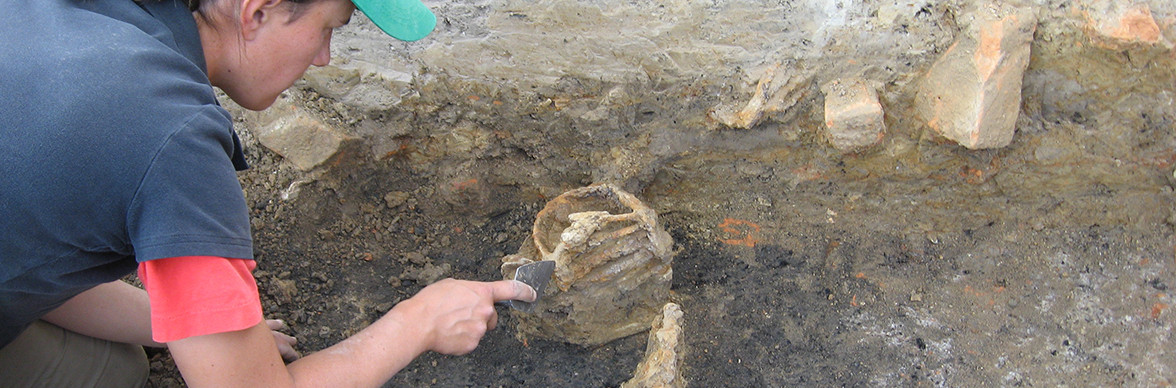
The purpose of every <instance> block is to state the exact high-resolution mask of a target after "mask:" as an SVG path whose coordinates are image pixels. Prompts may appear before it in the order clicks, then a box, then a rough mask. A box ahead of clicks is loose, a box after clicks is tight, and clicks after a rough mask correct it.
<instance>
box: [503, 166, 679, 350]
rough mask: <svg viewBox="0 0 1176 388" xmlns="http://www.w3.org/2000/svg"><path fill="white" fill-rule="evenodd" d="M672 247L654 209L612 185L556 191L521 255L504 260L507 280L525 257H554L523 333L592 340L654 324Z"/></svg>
mask: <svg viewBox="0 0 1176 388" xmlns="http://www.w3.org/2000/svg"><path fill="white" fill-rule="evenodd" d="M672 246H673V240H672V239H671V238H670V235H669V234H668V233H666V231H665V230H664V229H662V227H661V226H660V225H659V224H658V223H657V214H656V213H655V212H654V211H653V209H650V208H649V207H648V206H646V205H645V204H644V203H642V202H641V201H640V200H638V199H637V198H636V197H634V196H633V195H632V194H629V193H626V192H624V191H622V190H621V189H619V188H617V187H615V186H613V185H608V184H601V185H594V186H588V187H583V188H579V189H575V190H572V191H569V192H566V193H564V194H562V195H560V196H558V197H556V198H555V199H553V200H551V201H550V202H548V203H547V205H546V206H545V207H544V208H543V210H541V211H540V212H539V214H538V215H537V216H536V220H535V224H534V226H533V227H532V233H531V238H529V239H528V240H527V241H526V242H524V243H523V245H522V247H520V249H519V251H518V253H516V254H511V255H507V256H505V257H503V258H502V262H503V264H502V266H501V269H502V273H503V277H504V278H507V279H510V278H511V276H513V275H514V272H515V269H517V268H518V267H519V266H521V265H523V264H526V263H530V262H533V261H540V260H552V261H555V263H556V266H555V273H554V274H553V275H552V280H551V283H550V285H549V286H548V287H547V291H546V293H545V294H544V295H543V296H542V299H541V300H540V301H539V302H538V303H536V305H535V309H534V310H533V311H532V312H531V313H530V314H523V313H519V314H517V315H518V334H519V336H520V337H521V338H527V337H530V336H535V337H540V338H546V339H551V340H558V341H564V342H568V343H573V344H578V345H586V346H590V345H599V344H603V343H607V342H609V341H612V340H615V339H618V338H622V337H626V336H630V335H633V334H637V333H640V332H642V331H645V330H647V329H649V327H650V323H651V322H652V319H653V318H654V317H655V316H657V315H658V314H659V313H660V311H661V308H662V306H663V305H664V304H665V302H666V300H667V299H668V297H669V292H670V281H671V279H672V278H673V271H672V269H671V267H670V264H671V262H672V260H673V251H672Z"/></svg>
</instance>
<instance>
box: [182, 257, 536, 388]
mask: <svg viewBox="0 0 1176 388" xmlns="http://www.w3.org/2000/svg"><path fill="white" fill-rule="evenodd" d="M508 299H521V300H526V301H533V300H535V291H534V290H533V289H531V288H530V287H528V286H526V285H525V284H522V283H520V282H515V281H510V280H504V281H498V282H489V283H485V282H470V281H460V280H453V279H446V280H443V281H440V282H438V283H435V284H433V285H430V286H429V287H426V288H425V289H424V290H421V292H420V293H418V294H417V295H415V296H413V297H412V298H410V299H408V300H405V301H403V302H401V303H400V304H397V305H396V307H394V308H393V309H392V310H391V311H389V312H388V314H386V315H384V316H383V317H381V318H380V319H379V320H377V321H376V322H375V323H373V324H372V325H371V326H368V327H367V328H365V329H363V330H362V331H360V332H359V333H356V334H355V335H353V336H351V337H349V338H347V339H346V340H344V341H342V342H340V343H338V344H335V345H334V346H331V347H329V348H327V349H324V350H322V351H320V352H316V353H314V354H311V355H309V356H306V357H303V358H301V359H299V360H298V361H295V362H293V363H291V364H289V365H286V364H284V363H283V362H282V359H281V357H280V356H279V355H278V352H277V348H276V347H275V346H274V337H273V336H271V335H270V334H269V329H268V328H267V327H266V326H265V325H264V324H259V325H258V326H254V327H252V328H249V329H245V330H242V331H236V332H229V333H220V334H212V335H205V336H198V337H191V338H186V339H183V340H179V341H175V342H171V343H169V344H168V346H169V347H170V349H171V353H172V356H173V357H174V358H175V360H176V364H177V365H178V366H179V368H180V372H181V373H182V374H183V375H184V380H185V381H186V382H187V383H188V385H189V386H192V387H201V386H217V387H222V386H225V387H228V386H242V387H253V386H265V387H291V386H300V387H315V386H331V387H333V386H348V387H350V386H359V387H363V386H368V387H376V386H380V385H381V384H383V383H384V382H386V381H388V380H389V379H391V378H392V376H393V375H394V374H396V372H398V371H400V369H402V368H404V367H405V366H406V365H408V363H410V362H412V360H413V359H415V358H416V357H417V356H419V355H420V354H422V353H424V352H426V351H430V350H432V351H436V352H439V353H445V354H454V355H460V354H466V353H469V352H471V351H473V350H474V348H475V347H477V345H478V342H479V341H481V339H482V336H483V335H484V334H485V333H486V331H487V330H489V329H492V328H494V326H495V325H497V322H498V315H497V313H496V312H495V311H494V305H493V303H494V302H495V301H499V300H508Z"/></svg>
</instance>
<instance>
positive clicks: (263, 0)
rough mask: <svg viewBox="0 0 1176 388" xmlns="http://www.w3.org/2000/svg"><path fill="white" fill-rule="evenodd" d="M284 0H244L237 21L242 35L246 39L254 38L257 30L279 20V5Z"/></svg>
mask: <svg viewBox="0 0 1176 388" xmlns="http://www.w3.org/2000/svg"><path fill="white" fill-rule="evenodd" d="M282 1H283V0H242V1H241V13H240V14H239V15H238V16H237V17H238V19H237V23H238V24H239V25H240V26H241V35H242V37H244V38H245V40H253V38H255V37H257V32H258V31H259V30H261V29H262V28H263V27H265V26H266V25H268V24H269V23H270V22H272V21H274V20H277V19H275V18H274V16H276V15H277V12H276V11H277V9H278V6H279V5H280V4H281V3H282Z"/></svg>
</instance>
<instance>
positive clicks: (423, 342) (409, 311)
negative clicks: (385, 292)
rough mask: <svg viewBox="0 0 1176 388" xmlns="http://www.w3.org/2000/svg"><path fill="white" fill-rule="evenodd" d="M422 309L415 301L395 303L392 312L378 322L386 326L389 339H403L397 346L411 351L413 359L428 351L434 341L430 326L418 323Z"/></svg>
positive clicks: (421, 315)
mask: <svg viewBox="0 0 1176 388" xmlns="http://www.w3.org/2000/svg"><path fill="white" fill-rule="evenodd" d="M422 307H423V306H418V304H417V303H416V301H414V300H412V299H408V300H405V301H402V302H400V303H397V304H396V306H395V307H393V308H392V310H389V311H388V313H386V314H384V316H383V317H381V318H380V322H382V323H383V324H386V325H388V330H390V331H391V332H390V333H389V334H392V335H391V337H395V338H402V339H403V341H402V343H400V344H398V345H399V346H402V347H407V348H408V349H410V350H412V352H413V358H416V357H417V356H420V355H421V354H424V353H425V352H427V351H429V350H430V344H432V343H433V341H434V339H433V336H434V335H433V333H432V331H431V329H430V328H431V327H432V325H427V324H422V323H423V322H420V320H421V317H423V316H424V314H423V310H421V308H422Z"/></svg>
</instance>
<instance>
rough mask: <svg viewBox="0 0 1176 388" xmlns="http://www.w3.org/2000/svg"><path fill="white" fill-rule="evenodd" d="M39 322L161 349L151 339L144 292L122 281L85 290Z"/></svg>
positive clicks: (149, 320)
mask: <svg viewBox="0 0 1176 388" xmlns="http://www.w3.org/2000/svg"><path fill="white" fill-rule="evenodd" d="M42 319H44V320H46V321H48V322H50V323H52V324H54V325H57V326H61V327H63V328H65V329H68V330H70V331H73V332H75V333H79V334H85V335H88V336H91V337H95V338H102V339H106V340H110V341H116V342H126V343H132V344H138V345H145V346H154V347H163V346H164V345H163V344H161V343H158V342H155V341H152V340H151V307H150V304H149V303H148V302H147V291H143V289H141V288H138V287H135V286H133V285H130V284H128V283H126V282H123V281H113V282H110V283H105V284H100V285H98V286H96V287H94V288H91V289H89V290H86V291H85V292H82V293H81V294H78V295H77V296H74V297H73V298H72V299H70V300H68V301H66V302H65V304H63V305H61V306H60V307H58V308H56V309H54V310H53V311H50V312H49V313H48V314H45V316H44V317H42Z"/></svg>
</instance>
